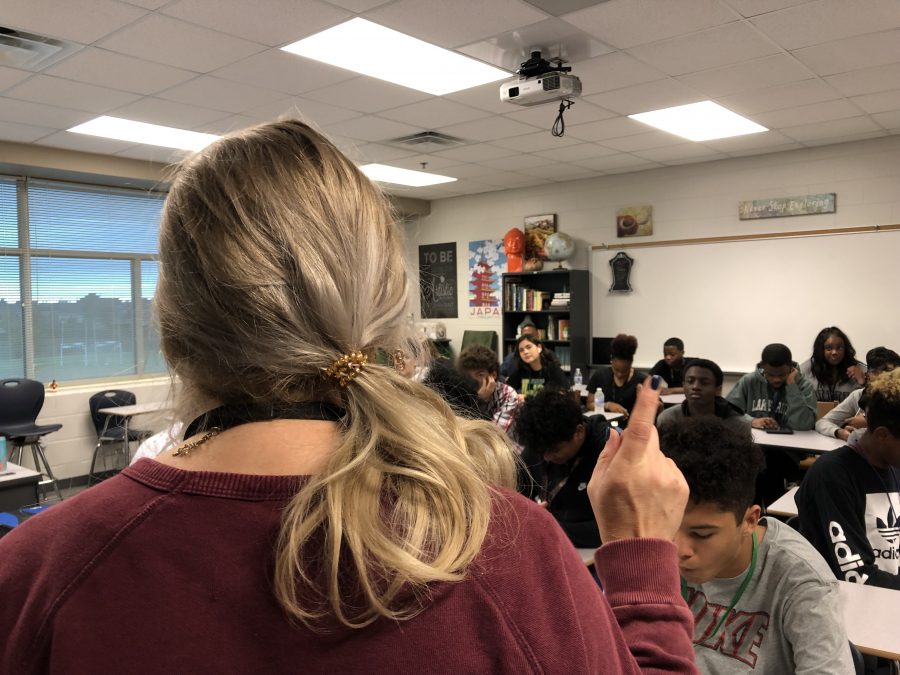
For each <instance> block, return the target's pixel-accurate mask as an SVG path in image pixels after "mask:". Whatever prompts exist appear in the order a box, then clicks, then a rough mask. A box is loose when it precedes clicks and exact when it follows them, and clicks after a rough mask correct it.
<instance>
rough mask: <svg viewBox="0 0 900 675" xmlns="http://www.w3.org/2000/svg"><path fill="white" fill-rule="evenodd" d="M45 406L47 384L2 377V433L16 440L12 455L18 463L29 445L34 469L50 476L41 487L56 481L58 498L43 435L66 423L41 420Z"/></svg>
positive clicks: (11, 439)
mask: <svg viewBox="0 0 900 675" xmlns="http://www.w3.org/2000/svg"><path fill="white" fill-rule="evenodd" d="M43 407H44V385H43V384H41V383H40V382H37V381H35V380H28V379H25V378H13V379H8V380H0V435H2V436H6V438H7V440H8V441H9V442H10V443H11V444H12V448H11V450H10V453H9V456H10V459H11V460H12V462H13V463H14V464H20V463H21V461H22V450H23V449H24V448H25V446H26V445H27V446H29V447H30V448H31V457H32V459H33V460H34V470H35V471H38V472H39V473H40V474H41V475H42V476H46V477H47V478H46V480H41V482H40V483H38V485H39V487H40V488H41V490H42V491H43V490H44V486H46V485H52V486H53V489H54V490H55V491H56V496H57V498H58V499H60V500H62V492H60V490H59V483H58V482H57V480H56V476H54V475H53V469H52V468H51V467H50V463H49V462H48V461H47V456H46V455H45V454H44V447H43V446H42V445H41V438H43V437H44V436H46V435H47V434H51V433H53V432H54V431H59V430H60V429H62V424H43V425H39V424H37V423H36V420H37V417H38V415H40V413H41V409H42V408H43ZM45 496H46V493H45Z"/></svg>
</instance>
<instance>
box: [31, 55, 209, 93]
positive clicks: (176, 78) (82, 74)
mask: <svg viewBox="0 0 900 675" xmlns="http://www.w3.org/2000/svg"><path fill="white" fill-rule="evenodd" d="M44 72H45V73H46V74H48V75H55V76H57V77H65V78H67V79H69V80H76V81H78V82H86V83H88V84H95V85H99V86H103V87H113V88H115V89H121V90H122V91H130V92H134V93H137V94H145V95H148V94H155V93H156V92H158V91H162V90H163V89H168V88H169V87H174V86H175V85H176V84H181V83H182V82H185V81H187V80H190V79H191V78H194V77H196V76H197V74H196V73H193V72H191V71H189V70H182V69H181V68H173V67H172V66H164V65H163V64H161V63H153V62H152V61H144V60H142V59H136V58H134V57H132V56H126V55H125V54H118V53H116V52H110V51H107V50H105V49H97V48H95V47H88V48H86V49H82V50H81V51H79V52H77V53H75V54H73V55H72V56H70V57H69V58H67V59H66V60H65V61H63V62H61V63H58V64H56V65H55V66H51V67H50V68H48V69H47V70H45V71H44Z"/></svg>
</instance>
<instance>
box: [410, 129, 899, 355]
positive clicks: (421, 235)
mask: <svg viewBox="0 0 900 675" xmlns="http://www.w3.org/2000/svg"><path fill="white" fill-rule="evenodd" d="M820 192H836V193H837V213H835V214H828V215H819V216H801V217H794V218H778V219H767V220H753V221H740V220H738V217H737V204H738V202H739V201H741V200H749V199H762V198H767V197H780V196H794V195H805V194H814V193H820ZM644 204H651V205H652V206H653V221H654V234H653V235H652V237H641V238H639V239H638V240H639V241H641V242H644V241H654V240H669V239H683V238H688V237H713V236H727V235H736V234H756V233H765V232H782V231H787V230H792V231H793V230H813V229H826V228H837V227H849V226H860V225H876V224H880V225H884V224H891V223H900V136H889V137H885V138H878V139H871V140H866V141H859V142H852V143H842V144H838V145H830V146H821V147H816V148H808V149H804V150H793V151H789V152H781V153H773V154H767V155H755V156H750V157H742V158H736V159H729V160H722V161H717V162H706V163H697V164H687V165H682V166H674V167H666V168H662V169H654V170H650V171H642V172H637V173H629V174H621V175H613V176H605V177H600V178H596V179H588V180H581V181H574V182H565V183H552V184H548V185H546V186H543V187H532V188H523V189H517V190H504V191H501V192H489V193H483V194H479V195H471V196H465V197H455V198H452V199H443V200H437V201H434V202H432V209H431V214H430V215H428V216H427V217H422V218H418V219H415V220H412V221H410V222H408V223H407V224H406V234H407V244H408V260H409V264H410V267H411V268H412V269H413V285H414V287H416V285H417V282H418V277H417V264H418V263H417V251H418V246H419V245H420V244H432V243H441V242H448V241H456V242H457V283H458V286H459V316H460V318H458V319H443V320H442V321H443V322H444V323H445V324H446V325H447V328H448V337H450V338H451V339H452V340H453V343H452V344H453V345H454V346H455V347H457V348H458V347H459V345H460V343H461V341H462V333H463V331H464V330H467V329H471V330H496V331H497V332H498V333H499V331H500V321H499V320H496V319H484V318H470V317H469V310H468V306H467V305H468V297H467V284H466V278H467V274H468V269H467V258H466V254H467V250H468V242H469V241H470V240H478V239H485V238H494V237H496V238H502V236H503V235H504V234H505V233H506V231H507V230H509V228H511V227H514V226H517V227H522V220H523V218H524V217H525V216H528V215H533V214H541V213H556V214H557V224H558V227H559V230H560V231H563V232H566V233H568V234H570V235H571V236H572V237H574V238H575V240H576V244H577V251H576V254H575V257H574V258H573V259H572V260H571V261H569V262H568V263H567V264H568V266H570V267H574V268H580V269H588V268H589V267H590V266H591V260H592V257H598V256H599V257H600V258H602V259H603V260H608V258H611V257H612V255H613V252H603V253H598V254H595V255H594V256H592V255H591V252H590V246H591V245H596V244H601V243H616V235H615V212H616V210H617V209H618V208H621V207H624V206H636V205H644ZM878 236H881V235H878ZM885 236H887V235H885ZM828 239H839V238H838V237H829V238H828ZM840 239H845V240H846V241H847V245H846V256H844V257H843V258H841V259H828V260H823V261H821V263H822V265H824V266H830V267H831V268H832V269H833V270H834V284H835V285H838V286H839V287H840V288H841V289H842V291H841V295H842V296H844V295H846V293H845V291H844V290H843V289H855V288H857V287H858V286H859V285H860V284H859V273H860V271H862V270H866V251H865V250H864V249H862V248H861V247H856V246H854V245H853V243H852V236H848V237H840ZM619 241H622V240H619ZM780 243H783V242H778V241H771V242H765V244H766V246H767V248H768V247H769V246H770V247H771V249H770V250H771V251H772V262H773V265H777V264H778V251H779V248H778V246H779V244H780ZM651 250H654V251H666V250H672V249H651ZM719 252H720V254H721V255H723V256H727V257H728V259H727V260H725V261H724V262H723V263H722V266H724V267H726V268H727V267H728V266H729V265H733V266H738V265H746V264H747V261H746V259H745V258H744V255H745V249H742V247H741V246H740V245H731V246H724V247H722V248H721V250H720V251H719ZM632 256H633V257H638V258H639V254H637V253H632ZM594 266H595V267H597V265H596V264H595V265H594ZM600 267H602V268H606V269H594V270H592V306H593V312H592V313H593V314H594V317H593V324H594V325H593V330H594V334H595V335H612V334H615V333H616V332H620V331H626V332H627V331H629V330H631V329H630V327H629V326H630V322H629V320H628V316H629V311H628V309H627V303H628V296H623V297H622V298H621V304H622V305H623V306H624V308H623V309H621V311H618V312H615V313H613V316H614V318H613V319H610V320H609V321H607V322H606V323H604V321H605V317H608V316H610V313H609V312H600V311H598V306H601V303H602V302H603V301H604V299H605V298H606V297H607V294H606V289H607V288H608V286H609V283H610V277H609V271H608V266H607V265H606V264H604V265H602V266H600ZM761 269H762V270H765V269H767V268H766V267H763V268H761ZM635 271H637V265H636V266H635ZM699 273H702V267H699V268H698V274H699ZM763 273H765V272H763ZM633 276H634V275H633ZM721 286H722V287H723V288H724V286H725V284H721ZM726 290H727V289H726ZM828 292H829V289H827V288H826V289H823V302H827V297H828V296H827V294H828ZM854 296H858V297H859V298H860V299H859V301H858V302H857V303H855V304H854V305H852V306H847V305H846V303H841V304H840V305H838V306H835V307H834V319H833V321H834V322H835V323H838V324H839V325H840V323H841V321H842V317H849V316H852V315H853V314H854V313H858V312H862V311H869V308H868V307H867V305H866V304H865V300H864V299H863V298H864V297H865V289H864V288H861V289H859V292H858V293H857V292H856V291H854ZM722 297H723V298H726V297H727V293H726V292H725V290H723V292H722ZM761 300H762V299H761ZM778 300H779V299H775V301H778ZM673 301H674V297H673ZM760 304H764V303H762V302H761V303H760ZM814 310H815V308H814V307H805V306H802V305H799V306H796V308H795V312H794V314H793V320H794V321H795V322H796V323H797V324H798V325H809V329H808V333H809V337H808V345H800V346H798V347H796V348H795V351H797V352H798V355H797V356H798V357H801V356H802V358H806V356H803V354H804V353H805V352H806V351H808V349H809V346H811V344H812V340H813V338H814V337H815V333H816V332H817V331H818V329H819V328H821V327H822V325H825V324H821V318H820V316H819V314H818V312H817V311H814ZM412 311H413V312H414V313H416V316H419V313H418V312H419V302H418V296H417V295H416V297H414V298H413V301H412ZM748 311H757V310H756V309H755V308H754V309H751V308H748ZM760 317H761V319H760V320H761V321H764V320H765V314H764V312H762V311H760ZM820 324H821V325H820ZM884 324H885V329H886V332H888V331H889V334H890V335H892V336H894V337H893V340H892V342H891V343H892V344H895V345H896V343H897V342H898V340H897V337H896V329H895V327H894V324H893V323H892V322H890V321H885V322H884ZM672 332H674V333H677V332H678V328H677V327H675V328H674V329H673V328H672V327H660V329H659V331H658V332H657V333H656V334H654V335H638V336H637V337H638V339H639V341H640V346H639V349H638V353H637V355H636V357H635V363H636V365H638V366H649V365H651V364H652V363H653V362H655V361H656V360H657V359H658V358H659V354H660V353H661V350H662V345H661V341H662V340H663V339H664V337H661V336H663V335H665V336H668V334H669V333H672ZM848 332H849V331H848ZM851 338H852V333H851ZM886 341H888V340H886ZM657 343H659V344H657ZM761 346H762V344H761V345H760V347H761ZM870 346H873V345H865V344H863V345H859V346H858V348H859V349H860V350H862V351H864V350H865V349H867V348H869V347H870ZM688 351H689V352H690V351H691V350H690V345H689V344H688ZM755 358H756V354H750V355H748V356H747V358H746V360H745V361H744V362H742V363H740V364H733V365H734V366H736V367H741V368H746V367H749V365H752V362H753V361H754V359H755ZM727 365H730V364H724V363H723V366H727Z"/></svg>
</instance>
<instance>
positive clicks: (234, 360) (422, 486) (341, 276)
mask: <svg viewBox="0 0 900 675" xmlns="http://www.w3.org/2000/svg"><path fill="white" fill-rule="evenodd" d="M407 295H408V277H407V274H406V269H405V262H404V256H403V247H402V238H401V235H400V233H399V232H398V226H397V224H396V223H395V222H394V219H393V217H392V214H391V211H390V208H389V205H388V203H387V201H386V199H385V198H384V196H383V195H382V194H381V192H380V191H379V190H378V188H377V187H376V186H375V185H374V184H373V183H372V182H370V181H369V180H368V179H367V178H366V177H365V176H364V175H363V174H362V173H361V172H360V171H359V169H357V167H356V166H355V165H354V164H353V163H352V162H350V161H349V160H348V159H347V158H346V157H345V156H344V155H342V154H341V152H340V151H339V150H337V148H335V146H334V145H332V144H331V143H330V142H329V141H328V140H327V139H325V138H324V137H323V136H322V135H320V134H319V133H317V132H316V131H314V130H313V129H311V128H310V127H309V126H307V125H306V124H304V123H302V122H298V121H281V122H275V123H271V124H266V125H263V126H260V127H256V128H254V129H250V130H247V131H244V132H241V133H238V134H235V135H232V136H229V137H226V138H224V139H222V140H219V141H217V142H216V143H214V144H212V145H211V146H209V147H208V148H206V149H205V150H203V151H201V152H200V153H199V154H198V155H196V156H195V157H194V158H192V159H191V160H189V161H188V162H187V163H186V164H185V165H184V166H183V167H181V169H180V171H179V174H178V176H177V178H176V179H175V181H174V183H173V185H172V189H171V191H170V193H169V197H168V200H167V202H166V206H165V210H164V214H163V222H162V226H161V231H160V278H159V286H158V289H157V294H156V308H157V312H158V318H159V323H160V332H161V343H162V349H163V353H164V354H165V357H166V359H167V361H168V362H169V364H170V367H171V369H172V370H173V372H174V374H175V375H177V376H179V377H180V378H181V380H182V382H183V390H184V395H185V396H186V397H187V398H186V400H185V401H184V408H183V409H184V410H185V412H188V411H190V412H191V413H194V412H196V411H197V409H198V407H199V408H209V407H210V406H211V405H215V404H217V403H271V402H281V403H292V402H305V401H322V400H327V401H331V402H334V403H338V404H339V405H341V406H342V407H343V408H344V409H345V410H346V416H345V418H344V419H343V421H342V423H341V441H340V444H339V447H337V448H336V449H335V451H334V452H333V454H332V455H331V456H330V459H329V461H328V462H327V465H326V466H325V468H324V469H323V470H322V471H321V472H320V473H318V474H316V475H314V476H311V477H310V478H309V479H308V480H307V481H306V482H304V483H303V485H302V486H301V487H300V488H299V491H298V493H297V495H296V496H295V497H294V498H293V499H292V500H291V501H290V503H289V504H288V506H287V507H286V508H285V510H284V513H283V518H282V525H281V530H280V533H279V537H278V542H277V547H276V556H275V572H274V592H275V595H276V596H277V599H278V601H279V602H280V604H281V605H282V607H283V608H284V609H285V610H286V612H287V613H288V614H289V616H291V617H293V618H295V619H298V620H300V621H302V622H303V623H305V624H307V625H308V626H311V627H312V626H318V625H321V624H322V621H321V620H324V619H331V618H336V619H337V620H338V621H340V622H341V623H343V624H345V625H347V626H351V627H360V626H364V625H367V624H368V623H371V622H372V621H374V620H375V619H377V618H378V617H389V618H394V619H402V618H408V617H410V616H412V615H414V614H415V613H416V612H417V611H419V610H420V609H421V608H422V606H423V605H422V601H421V600H417V598H422V597H424V596H425V595H426V593H427V585H428V584H430V583H432V582H441V581H458V580H461V579H462V578H464V574H465V572H466V569H467V567H468V565H469V564H470V563H472V561H473V560H474V558H475V557H476V555H477V554H478V552H479V550H480V547H481V545H482V542H483V540H484V538H485V535H486V531H487V527H488V521H489V514H490V511H491V504H490V501H491V486H492V485H506V486H509V485H511V484H512V482H513V480H514V479H513V475H514V464H513V462H514V460H513V454H512V452H511V451H510V448H509V445H508V442H507V441H506V439H505V437H504V436H503V435H502V434H501V433H499V432H498V431H497V430H496V428H494V427H492V425H490V424H489V423H486V422H477V421H473V420H464V419H461V418H457V417H455V416H454V415H453V412H452V411H451V410H450V408H449V407H448V406H447V405H446V404H445V403H444V402H443V401H442V400H441V399H440V398H439V397H438V396H437V395H436V394H435V393H434V392H432V391H430V390H428V389H427V388H425V387H423V386H422V385H419V384H417V383H415V382H411V381H409V380H407V379H406V378H404V377H402V376H401V375H400V374H399V373H398V372H396V371H395V370H394V369H393V368H391V367H387V366H379V365H375V364H374V359H370V362H369V364H368V365H366V366H365V367H364V368H363V369H362V372H361V374H360V375H359V376H358V377H357V378H356V379H355V380H353V381H352V382H351V383H350V384H349V385H348V386H347V387H345V388H342V387H340V386H339V384H338V383H337V382H336V381H335V380H333V379H330V378H327V377H324V376H323V371H324V370H325V369H327V368H328V367H329V366H330V365H331V364H332V363H333V362H334V361H335V360H336V359H338V358H339V357H341V356H342V355H344V354H348V353H350V352H355V351H362V352H364V353H368V354H370V355H374V353H375V352H376V351H377V350H384V351H385V352H387V353H393V352H394V350H395V349H396V348H398V347H400V346H404V347H406V346H407V345H409V342H408V340H410V339H411V336H410V335H409V333H408V328H407V325H406V322H405V320H404V316H405V311H406V309H407ZM248 451H251V449H249V448H248ZM263 451H264V450H263Z"/></svg>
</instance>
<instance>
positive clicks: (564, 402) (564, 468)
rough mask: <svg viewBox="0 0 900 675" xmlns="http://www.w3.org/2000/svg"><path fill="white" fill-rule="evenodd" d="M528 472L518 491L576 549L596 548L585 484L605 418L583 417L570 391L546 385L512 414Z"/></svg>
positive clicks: (606, 427) (596, 532) (605, 430)
mask: <svg viewBox="0 0 900 675" xmlns="http://www.w3.org/2000/svg"><path fill="white" fill-rule="evenodd" d="M514 429H515V436H516V439H517V440H518V441H519V443H521V444H522V446H523V447H524V450H523V451H522V461H523V462H524V464H525V468H526V471H525V472H523V475H522V476H521V478H520V481H519V491H520V492H521V493H522V494H524V495H525V496H527V497H531V498H532V499H535V500H537V502H538V503H539V504H542V505H543V506H545V508H546V509H547V510H548V511H550V514H551V515H552V516H553V517H554V518H556V520H557V522H558V523H559V524H560V526H561V527H562V529H563V532H565V533H566V535H567V536H568V537H569V539H570V540H571V541H572V543H573V544H574V545H575V547H576V548H591V547H596V546H600V533H599V530H598V529H597V523H596V521H595V520H594V515H593V511H592V510H591V502H590V500H589V499H588V493H587V485H588V481H590V479H591V474H592V473H593V472H594V466H595V465H596V464H597V457H599V455H600V451H601V450H603V446H604V445H605V444H606V439H607V437H608V436H609V423H608V422H607V421H606V418H605V417H603V415H594V416H593V417H584V415H582V414H581V406H580V405H579V404H578V403H577V402H576V401H575V400H573V399H572V397H571V396H570V395H569V393H568V392H565V391H559V390H556V389H552V388H548V387H545V388H544V389H542V390H541V391H540V392H538V393H537V394H536V395H534V396H532V397H530V398H527V399H525V402H524V403H523V404H522V406H521V408H520V409H519V412H518V413H517V415H516V423H515V427H514Z"/></svg>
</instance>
